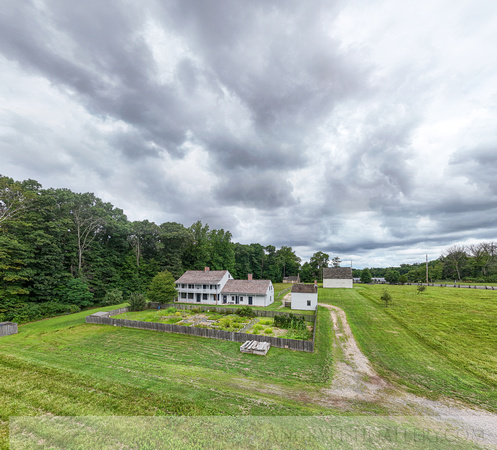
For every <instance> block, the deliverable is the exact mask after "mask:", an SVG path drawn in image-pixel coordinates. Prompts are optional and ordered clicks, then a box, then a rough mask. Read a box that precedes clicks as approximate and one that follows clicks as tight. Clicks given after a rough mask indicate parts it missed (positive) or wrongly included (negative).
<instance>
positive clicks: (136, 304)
mask: <svg viewBox="0 0 497 450" xmlns="http://www.w3.org/2000/svg"><path fill="white" fill-rule="evenodd" d="M128 303H129V309H130V310H131V311H143V310H144V309H145V307H146V306H147V300H146V299H145V296H144V295H143V294H141V293H139V292H133V293H132V294H131V295H130V296H129V299H128Z"/></svg>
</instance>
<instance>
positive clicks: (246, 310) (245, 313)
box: [237, 306, 255, 317]
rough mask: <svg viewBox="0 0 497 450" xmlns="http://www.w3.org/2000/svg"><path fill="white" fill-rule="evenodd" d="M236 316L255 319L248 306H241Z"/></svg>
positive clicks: (252, 311)
mask: <svg viewBox="0 0 497 450" xmlns="http://www.w3.org/2000/svg"><path fill="white" fill-rule="evenodd" d="M237 314H238V315H239V316H242V317H255V313H254V310H253V309H252V308H251V307H250V306H242V307H241V308H240V309H239V310H238V312H237Z"/></svg>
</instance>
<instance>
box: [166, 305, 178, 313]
mask: <svg viewBox="0 0 497 450" xmlns="http://www.w3.org/2000/svg"><path fill="white" fill-rule="evenodd" d="M165 312H166V313H167V314H175V313H176V308H175V307H174V306H171V307H169V308H167V309H166V311H165ZM180 314H181V313H180Z"/></svg>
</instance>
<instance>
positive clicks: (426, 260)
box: [426, 254, 428, 284]
mask: <svg viewBox="0 0 497 450" xmlns="http://www.w3.org/2000/svg"><path fill="white" fill-rule="evenodd" d="M426 284H428V254H427V255H426Z"/></svg>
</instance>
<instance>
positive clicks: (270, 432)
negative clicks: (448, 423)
mask: <svg viewBox="0 0 497 450" xmlns="http://www.w3.org/2000/svg"><path fill="white" fill-rule="evenodd" d="M285 287H286V286H285ZM384 288H385V286H357V287H355V288H354V289H326V290H324V289H321V290H320V291H319V296H320V302H322V303H330V304H335V305H337V306H340V307H341V308H343V309H344V310H345V311H346V313H347V317H348V319H349V322H350V324H351V327H352V330H353V332H354V335H355V337H356V339H357V340H358V342H359V345H360V346H361V348H362V349H363V351H364V352H365V353H366V355H367V356H368V357H369V358H370V359H371V360H372V362H373V364H374V365H375V367H376V369H377V370H378V371H379V372H380V374H381V375H383V376H385V377H387V378H389V379H391V380H393V381H394V382H397V383H399V384H402V385H404V386H405V387H406V388H407V389H408V390H410V391H412V392H414V393H417V394H421V395H425V396H428V397H432V398H437V397H440V396H446V397H450V398H457V399H461V400H464V401H465V402H467V403H470V404H474V405H479V406H482V407H484V408H487V409H489V410H491V411H496V410H497V407H496V400H497V389H496V388H497V381H496V378H495V377H496V367H497V363H496V359H495V358H496V357H495V355H494V351H493V350H494V349H495V348H497V340H496V335H497V331H496V329H495V323H497V292H492V291H478V290H463V289H457V290H456V289H449V288H434V287H428V288H427V291H425V292H424V293H422V294H417V293H416V286H388V287H387V289H388V290H389V292H390V293H391V294H392V296H393V304H392V305H391V306H389V307H388V308H385V307H384V306H383V304H382V302H381V300H380V296H381V293H382V291H383V289H384ZM120 306H122V305H120ZM116 308H117V306H112V307H107V308H99V310H105V309H106V310H112V309H116ZM88 314H89V312H88V311H86V312H81V313H77V314H72V315H68V316H62V317H57V318H52V319H46V320H43V321H39V322H34V323H30V324H25V325H22V326H20V327H19V334H18V335H13V336H7V337H2V338H0V373H1V376H0V448H7V446H8V421H9V418H11V417H13V416H43V420H41V421H40V420H36V421H35V422H34V423H33V424H32V426H33V427H34V428H36V427H38V429H37V431H36V433H40V434H39V435H40V436H43V433H45V435H46V436H48V435H52V434H53V435H54V436H55V437H57V436H59V437H60V439H63V437H64V436H67V432H68V430H69V429H70V430H72V431H71V433H72V432H74V434H69V436H71V437H74V439H75V440H76V439H77V438H78V436H79V439H81V440H80V441H79V442H82V443H85V442H90V441H85V440H84V439H83V438H82V437H81V435H80V434H79V430H80V428H81V427H86V428H88V427H90V428H91V427H92V426H97V425H95V424H94V423H93V424H92V421H94V420H99V421H100V422H99V423H102V422H105V421H103V419H102V417H109V416H155V417H157V416H204V417H206V416H232V417H235V418H234V419H233V420H231V419H229V420H231V422H229V420H228V422H229V423H228V422H227V423H221V424H215V423H214V424H211V425H210V424H208V423H207V425H206V424H205V423H204V424H201V423H199V422H193V423H189V424H188V423H187V422H185V423H183V422H180V423H179V425H178V427H179V428H182V427H183V428H185V429H187V430H191V433H190V435H189V439H191V441H190V440H188V441H184V440H181V439H179V440H178V439H177V438H176V437H174V436H171V435H169V434H168V430H170V429H171V428H172V427H171V426H169V427H168V426H163V427H162V428H159V427H160V426H157V425H155V426H154V425H153V424H150V423H144V424H143V427H145V429H150V430H152V431H153V433H156V435H153V433H152V435H153V436H152V437H154V436H155V437H154V438H156V439H157V440H156V441H147V440H145V441H143V442H146V443H147V445H148V446H149V447H148V448H154V442H155V445H156V443H157V442H160V441H161V440H163V442H165V441H166V439H170V441H169V442H174V443H175V445H177V447H178V448H191V447H192V446H195V445H197V446H199V445H201V443H202V445H208V444H209V442H208V441H206V440H205V439H206V438H205V436H206V432H205V427H208V430H209V431H215V432H216V433H220V437H219V441H215V443H216V445H217V444H219V446H218V447H219V448H223V447H222V445H224V444H225V443H226V442H227V441H225V439H226V438H227V435H223V432H224V431H223V430H225V429H228V430H229V433H228V434H229V435H230V436H235V437H236V438H237V439H238V437H239V439H240V442H242V443H243V442H244V441H243V439H244V438H245V436H246V434H244V432H243V430H250V429H251V428H252V427H253V425H252V424H251V423H247V424H245V423H242V427H241V428H240V424H241V422H240V421H239V420H237V419H236V417H239V416H243V417H248V416H265V417H267V416H276V417H278V416H311V415H323V416H329V415H330V414H332V415H335V416H341V417H343V416H344V413H343V412H341V411H339V410H336V409H333V408H331V407H321V406H317V405H316V404H315V402H314V401H313V400H312V399H313V398H316V396H317V395H319V394H318V393H319V390H320V389H321V388H322V387H325V386H328V385H329V383H330V380H331V377H332V356H331V355H332V351H331V327H330V322H329V315H328V313H327V312H326V311H324V309H323V308H320V310H319V313H318V318H317V330H318V331H317V333H316V351H315V353H306V352H296V351H290V350H285V349H277V348H271V350H270V352H269V353H268V355H267V357H260V356H256V355H250V354H242V353H240V351H239V344H238V343H235V342H229V341H220V340H215V339H203V338H197V337H193V336H187V335H178V334H171V333H160V332H153V331H146V330H136V329H126V328H119V327H111V326H104V325H91V324H85V323H84V317H85V316H86V315H88ZM289 392H290V393H292V392H294V393H295V395H291V396H289V395H288V393H289ZM283 393H285V395H283ZM385 413H386V411H385V410H379V409H377V407H376V406H375V405H374V404H372V405H369V404H368V405H367V404H364V403H361V404H358V405H356V409H355V414H366V415H367V416H363V417H362V418H358V417H350V413H347V414H345V416H348V417H346V419H347V420H349V419H350V422H349V424H351V425H352V426H353V427H356V428H355V429H357V426H359V429H367V430H371V429H375V430H378V422H377V421H373V422H371V425H369V424H368V425H364V422H361V420H363V419H364V417H366V420H369V418H374V417H376V418H378V416H376V415H378V414H380V415H381V414H385ZM54 415H55V416H86V418H75V419H74V420H73V421H72V422H71V423H69V424H67V423H65V422H64V423H62V425H61V426H60V428H59V429H58V432H57V427H56V428H55V431H54V428H50V427H49V428H46V429H45V428H44V427H45V422H46V420H47V419H50V417H52V416H54ZM88 416H99V417H100V419H98V418H95V419H92V418H88ZM140 420H141V419H139V418H137V419H132V422H133V423H141V422H140ZM292 420H293V419H286V420H285V421H284V422H283V423H281V422H279V423H278V422H276V423H274V424H272V425H271V424H270V423H269V422H262V423H259V424H258V425H257V426H258V427H259V430H261V432H260V434H259V435H258V436H253V439H254V441H253V442H254V445H256V444H257V445H259V447H261V446H264V444H265V443H267V442H272V441H271V439H272V438H273V437H277V435H278V433H282V432H283V431H282V430H284V432H285V433H289V434H288V436H290V434H291V433H292V431H295V430H297V429H299V428H302V429H303V430H304V433H307V434H304V435H303V436H302V435H299V436H297V435H295V438H293V437H291V438H288V439H289V441H290V442H291V443H292V445H293V448H301V447H302V446H304V445H306V444H307V445H309V444H310V443H312V442H320V439H321V435H320V434H319V433H328V434H327V436H328V437H329V436H331V435H330V434H329V431H330V430H328V431H327V430H326V429H324V431H323V430H322V429H321V428H320V427H319V426H318V427H317V428H316V429H314V428H313V427H314V426H315V425H316V423H317V422H312V423H304V422H296V423H295V424H294V422H292ZM378 420H380V421H385V423H386V425H387V426H388V427H392V426H398V425H399V423H401V422H402V421H401V419H400V418H397V419H395V420H396V421H395V422H389V419H388V418H384V417H379V418H378ZM125 422H126V421H125V420H124V419H122V421H119V420H118V422H112V421H111V422H109V423H107V422H105V423H103V424H102V425H101V426H102V427H103V428H106V429H107V430H108V431H109V432H110V433H114V436H115V439H116V442H118V441H119V438H121V439H122V436H126V431H129V426H128V425H126V423H125ZM325 422H326V424H328V425H329V424H330V423H332V422H330V421H329V419H326V420H325ZM322 424H324V422H322ZM361 424H362V425H361ZM175 426H176V425H174V427H175ZM361 426H363V428H360V427H361ZM147 427H149V428H147ZM28 428H29V427H28ZM48 430H50V431H48ZM305 430H307V431H305ZM402 430H403V432H404V431H405V430H408V431H413V432H418V431H419V430H418V429H417V425H416V424H415V423H413V422H412V421H411V419H410V418H407V419H406V420H404V422H403V425H402ZM331 431H332V430H331ZM331 431H330V432H331ZM130 432H131V431H130ZM140 432H143V429H141V430H140ZM317 432H318V434H316V433H317ZM58 433H59V434H58ZM237 433H238V434H237ZM36 435H37V436H38V434H36ZM261 436H262V437H264V439H263V438H262V437H261ZM288 436H287V437H288ZM148 437H150V436H145V438H148ZM137 438H139V439H140V440H142V439H144V437H143V435H139V433H138V434H137ZM356 438H360V436H355V435H354V434H349V435H348V438H347V439H349V442H348V447H347V446H345V447H344V448H354V444H355V441H354V439H356ZM24 439H26V436H25V435H19V436H17V435H16V443H17V445H19V447H20V448H23V445H24V444H25V442H24ZM85 439H86V438H85ZM93 439H95V438H94V437H93ZM130 439H131V437H130ZM171 439H172V440H171ZM175 439H176V440H175ZM261 439H262V440H261ZM333 439H334V438H333ZM382 439H383V441H382ZM76 442H78V441H77V440H76ZM140 442H141V441H140ZM370 443H372V444H374V445H377V446H378V445H380V447H381V444H383V445H385V446H387V447H389V445H388V444H389V441H388V439H387V440H386V441H385V436H376V437H375V438H374V441H371V442H370ZM437 443H438V444H439V445H437V446H436V448H475V447H474V446H472V445H471V444H469V445H467V443H459V442H458V443H457V445H454V442H453V441H450V442H448V443H447V442H445V441H437ZM339 444H340V442H339V443H338V445H339ZM367 444H368V443H367V442H366V444H365V447H363V448H369V447H368V446H367ZM257 445H256V446H255V447H254V448H257ZM181 446H183V447H181ZM83 448H84V445H83ZM116 448H119V446H117V447H116ZM213 448H215V446H214V447H213ZM234 448H244V447H243V445H242V444H240V446H239V447H236V446H235V447H234ZM274 448H279V447H277V446H275V447H274ZM289 448H292V447H291V446H290V447H289ZM392 448H427V447H426V442H421V441H419V440H414V441H413V444H412V445H409V446H406V445H405V443H404V445H399V446H396V447H395V446H394V447H392ZM430 448H435V447H432V446H430Z"/></svg>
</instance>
